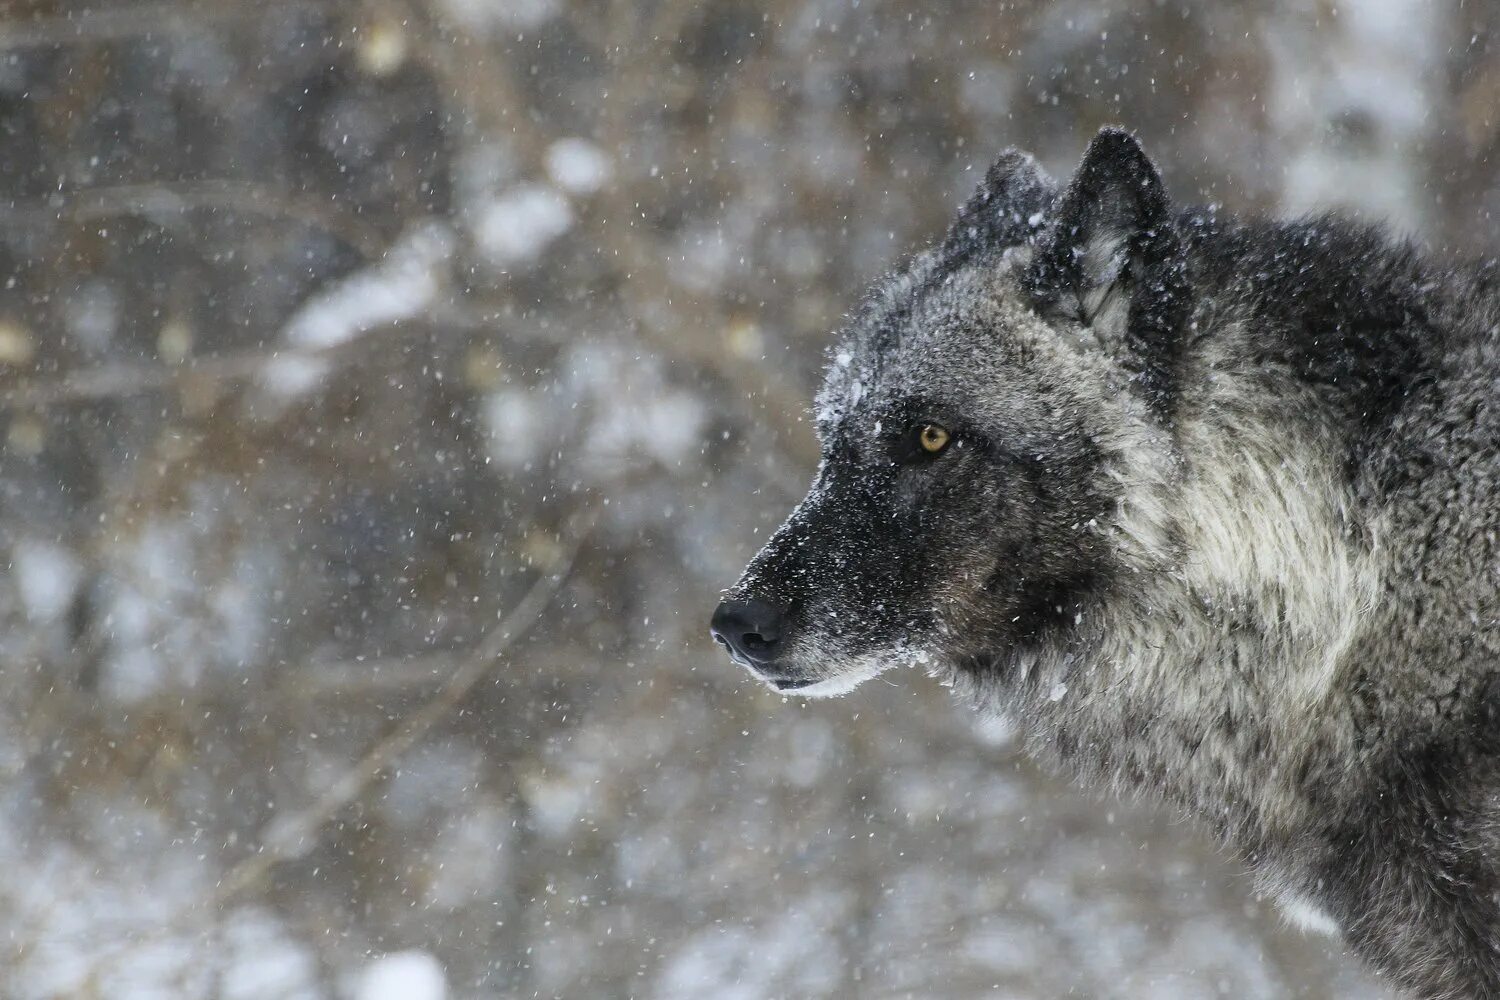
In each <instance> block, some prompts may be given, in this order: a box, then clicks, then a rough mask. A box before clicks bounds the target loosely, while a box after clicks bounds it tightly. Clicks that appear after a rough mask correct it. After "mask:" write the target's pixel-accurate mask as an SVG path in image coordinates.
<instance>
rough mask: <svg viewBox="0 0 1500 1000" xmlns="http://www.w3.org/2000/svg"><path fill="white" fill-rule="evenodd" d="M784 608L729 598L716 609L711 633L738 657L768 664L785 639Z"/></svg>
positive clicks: (762, 602) (756, 601)
mask: <svg viewBox="0 0 1500 1000" xmlns="http://www.w3.org/2000/svg"><path fill="white" fill-rule="evenodd" d="M781 618H782V615H781V610H780V609H779V608H777V607H776V606H775V605H772V604H769V603H767V602H765V601H758V600H754V599H749V600H727V601H725V602H723V603H722V604H720V605H719V607H718V609H717V610H715V611H714V616H713V621H712V622H711V623H710V625H709V632H710V634H712V635H713V637H714V640H715V641H717V642H718V643H719V644H720V645H722V646H724V647H726V648H727V649H728V650H729V652H730V654H731V655H733V656H734V657H736V658H737V659H742V660H749V661H753V662H755V663H758V664H764V663H768V662H769V661H770V660H771V658H772V657H773V656H774V655H775V653H776V646H777V640H779V639H780V638H781Z"/></svg>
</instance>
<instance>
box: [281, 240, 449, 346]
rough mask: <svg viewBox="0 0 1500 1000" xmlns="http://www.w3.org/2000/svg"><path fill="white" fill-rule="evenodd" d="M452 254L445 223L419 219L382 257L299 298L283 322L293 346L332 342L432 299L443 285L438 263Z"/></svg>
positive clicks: (402, 316)
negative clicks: (297, 306) (303, 300)
mask: <svg viewBox="0 0 1500 1000" xmlns="http://www.w3.org/2000/svg"><path fill="white" fill-rule="evenodd" d="M452 256H453V234H452V232H451V231H450V230H449V229H448V227H447V226H445V225H442V224H441V223H437V222H425V223H422V224H420V225H418V226H416V227H415V228H413V229H411V230H409V231H407V232H406V233H405V234H404V235H403V236H402V237H401V238H400V239H398V240H397V241H396V242H395V243H393V244H392V245H391V247H390V249H389V250H387V251H386V255H385V259H384V260H382V261H380V262H379V263H378V264H375V265H374V266H373V267H369V268H366V269H365V270H362V271H359V272H356V273H355V274H353V275H351V276H349V277H348V278H345V279H344V280H343V281H340V282H338V283H337V284H336V285H334V287H333V288H332V289H330V290H328V291H326V292H322V293H320V294H318V295H315V296H313V297H312V298H311V299H310V300H309V301H307V302H306V303H304V304H303V306H302V308H301V309H299V310H298V311H297V312H296V314H295V315H293V316H292V318H291V320H290V321H289V322H288V323H287V325H286V332H285V340H286V343H287V344H288V345H289V346H291V347H295V348H312V349H321V348H328V347H337V346H338V345H339V344H343V343H346V342H348V341H350V340H353V339H354V338H355V337H358V336H359V335H360V334H363V333H367V332H368V331H370V330H371V329H374V328H375V327H379V326H385V325H386V324H389V323H394V322H397V321H399V320H403V319H410V318H411V317H413V316H416V315H417V314H419V313H420V312H421V311H422V310H423V309H425V308H427V307H428V306H429V305H431V304H432V302H433V300H434V299H435V298H436V297H437V294H438V292H439V291H440V290H441V288H442V286H443V273H442V271H443V265H444V264H445V263H446V262H447V261H448V259H449V258H450V257H452Z"/></svg>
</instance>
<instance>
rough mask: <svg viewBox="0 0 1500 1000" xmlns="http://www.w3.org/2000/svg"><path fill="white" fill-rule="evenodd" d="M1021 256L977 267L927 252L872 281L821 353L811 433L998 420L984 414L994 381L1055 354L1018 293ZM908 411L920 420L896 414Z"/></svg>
mask: <svg viewBox="0 0 1500 1000" xmlns="http://www.w3.org/2000/svg"><path fill="white" fill-rule="evenodd" d="M1026 255H1027V250H1026V248H1025V247H1024V246H1018V247H1011V248H1006V250H1005V252H1004V253H1002V254H1000V255H998V256H997V257H995V258H993V259H990V260H987V261H984V262H983V263H981V262H979V261H977V260H974V259H972V258H971V259H963V260H957V261H954V260H952V259H945V258H944V257H942V256H940V251H937V250H932V251H927V252H926V253H924V254H923V255H921V256H920V257H918V258H917V259H916V260H915V261H913V262H912V263H911V264H910V265H909V266H908V267H907V268H906V269H904V270H903V271H901V272H899V273H897V274H895V275H893V276H891V277H889V278H887V279H886V280H885V281H883V282H881V283H880V285H878V286H877V287H876V288H875V289H874V290H873V291H872V292H871V293H870V295H869V297H868V298H867V300H866V302H865V304H864V306H863V307H862V308H861V309H860V310H859V312H858V313H856V314H855V316H854V317H853V319H852V320H851V322H850V323H849V325H848V326H847V327H846V328H845V331H844V333H843V335H842V336H841V337H840V338H839V340H838V341H837V344H836V346H835V347H834V348H833V349H832V350H831V351H830V352H829V355H828V358H829V363H828V366H827V369H826V372H825V375H824V380H823V385H822V388H821V389H820V390H819V392H818V396H817V400H816V414H817V417H818V422H819V424H820V426H822V427H824V428H832V427H837V426H840V425H847V424H849V423H850V422H851V421H856V420H867V419H876V420H878V419H881V418H882V417H883V416H886V415H892V416H900V415H905V416H909V417H913V418H917V417H922V416H926V417H939V416H942V415H944V414H943V412H940V411H954V410H962V411H964V412H966V413H968V414H970V415H971V416H973V417H976V418H983V417H985V416H986V415H996V416H998V413H995V414H989V413H988V411H994V410H997V407H996V405H995V403H996V401H997V400H996V396H995V394H994V392H993V389H994V387H995V384H996V382H997V381H1003V380H1005V379H1006V377H1007V376H1013V375H1015V374H1017V373H1018V372H1019V371H1021V370H1022V369H1023V368H1029V367H1034V362H1036V361H1038V360H1039V359H1042V358H1044V357H1045V356H1047V355H1049V354H1052V353H1054V350H1053V345H1050V344H1049V343H1048V342H1047V337H1046V336H1045V332H1046V331H1045V330H1043V329H1042V327H1041V324H1040V321H1039V320H1038V318H1037V317H1036V315H1035V314H1034V313H1033V312H1032V311H1031V310H1030V308H1029V307H1028V306H1027V304H1026V301H1025V297H1024V294H1023V291H1022V288H1021V284H1020V276H1019V273H1018V272H1019V270H1020V269H1019V267H1018V266H1017V265H1019V264H1021V263H1023V262H1024V259H1025V257H1026ZM1003 398H1005V397H1002V399H1003ZM1010 398H1011V399H1012V400H1014V397H1010ZM912 408H915V409H916V411H921V412H910V413H904V412H903V411H906V410H912ZM924 408H925V410H924ZM928 411H930V412H928ZM949 415H952V414H951V412H950V413H949Z"/></svg>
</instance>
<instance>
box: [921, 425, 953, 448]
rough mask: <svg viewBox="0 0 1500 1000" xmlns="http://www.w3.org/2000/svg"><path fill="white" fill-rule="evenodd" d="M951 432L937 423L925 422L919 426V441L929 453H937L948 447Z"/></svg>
mask: <svg viewBox="0 0 1500 1000" xmlns="http://www.w3.org/2000/svg"><path fill="white" fill-rule="evenodd" d="M948 441H949V434H948V432H947V431H946V430H944V429H943V428H941V427H939V426H938V425H937V424H923V425H922V426H921V427H919V428H917V442H918V443H919V444H921V446H922V450H923V451H925V452H927V454H929V455H936V454H937V453H938V452H940V451H942V450H943V449H944V448H946V447H948Z"/></svg>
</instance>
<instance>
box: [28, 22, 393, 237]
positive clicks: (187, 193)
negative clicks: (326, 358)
mask: <svg viewBox="0 0 1500 1000" xmlns="http://www.w3.org/2000/svg"><path fill="white" fill-rule="evenodd" d="M3 30H4V29H3V27H0V31H3ZM204 210H207V211H230V212H238V213H240V214H242V215H261V216H266V217H267V218H271V219H276V220H279V221H287V220H293V221H296V222H299V223H302V224H304V225H313V226H317V227H318V228H320V229H322V230H324V231H325V232H329V233H332V234H333V235H334V236H336V237H338V238H339V239H340V240H343V241H344V242H345V243H347V244H348V245H349V246H350V247H352V248H354V249H355V250H356V251H358V252H359V254H360V255H361V256H363V257H365V258H366V259H373V258H376V257H379V256H380V253H381V251H382V250H384V249H385V246H386V243H387V242H388V241H387V240H386V239H384V238H383V237H382V236H381V234H380V232H379V231H378V230H377V229H376V228H375V227H374V226H371V225H370V224H368V223H367V222H365V221H364V220H363V219H361V218H359V217H358V216H356V215H354V213H352V212H346V211H343V210H342V209H341V208H340V206H339V205H338V204H337V203H336V202H331V201H326V200H323V199H317V198H307V197H303V196H300V195H296V194H293V193H291V192H289V191H285V190H282V189H280V188H277V187H274V186H272V185H269V184H257V183H255V182H254V181H238V180H228V179H209V180H198V181H162V182H159V183H146V184H117V185H109V186H104V187H93V188H80V189H78V190H71V191H59V192H57V193H55V194H52V195H49V196H48V197H46V198H44V199H36V200H33V201H20V202H11V203H10V204H9V205H6V206H0V222H5V223H17V222H29V221H32V220H42V221H52V220H56V219H58V218H60V217H63V216H67V217H70V218H74V219H79V220H82V221H88V220H90V219H101V218H109V217H111V216H117V215H142V216H155V215H167V214H175V213H182V212H191V211H204Z"/></svg>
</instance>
